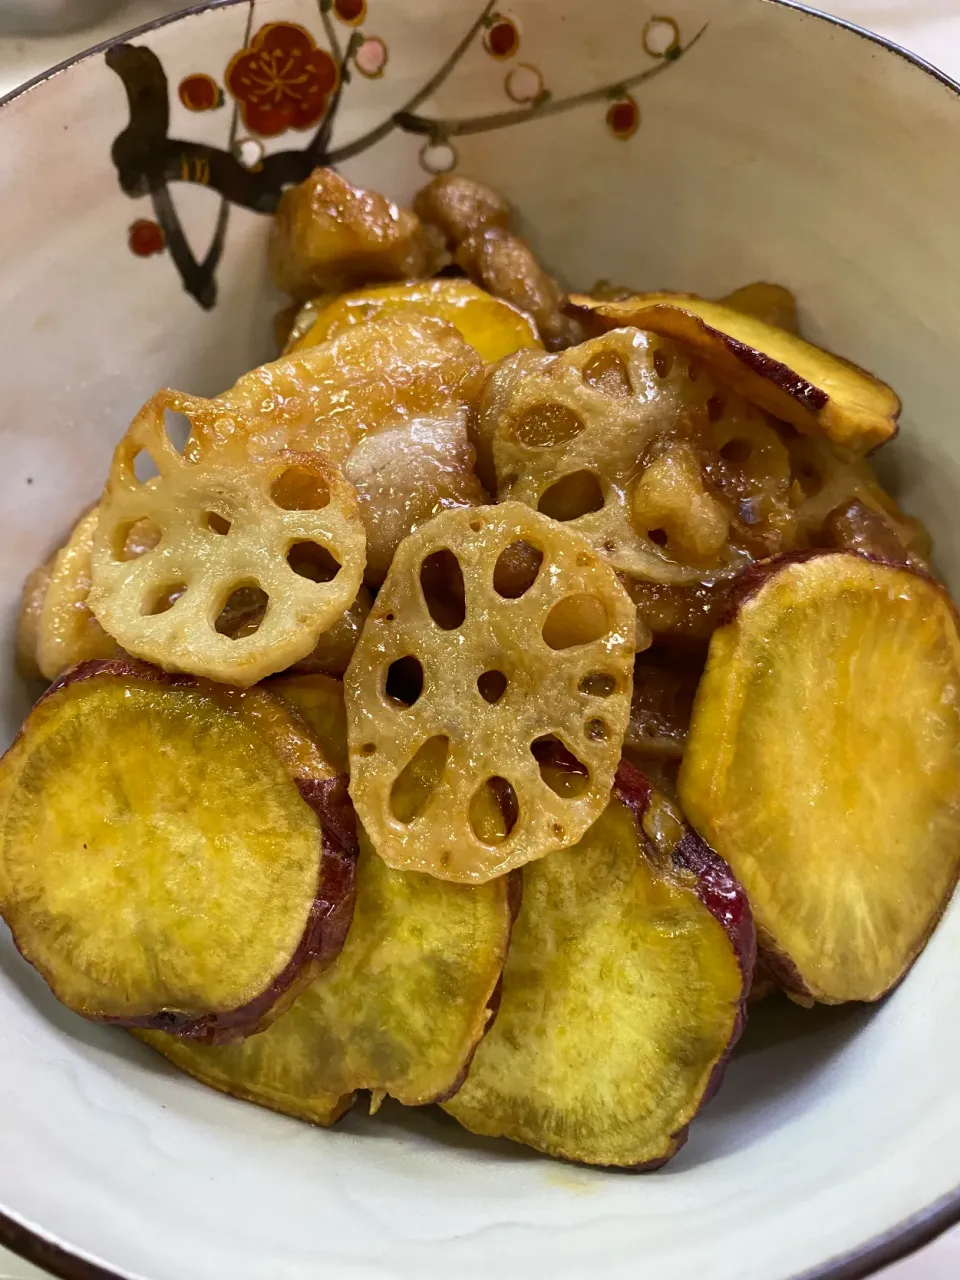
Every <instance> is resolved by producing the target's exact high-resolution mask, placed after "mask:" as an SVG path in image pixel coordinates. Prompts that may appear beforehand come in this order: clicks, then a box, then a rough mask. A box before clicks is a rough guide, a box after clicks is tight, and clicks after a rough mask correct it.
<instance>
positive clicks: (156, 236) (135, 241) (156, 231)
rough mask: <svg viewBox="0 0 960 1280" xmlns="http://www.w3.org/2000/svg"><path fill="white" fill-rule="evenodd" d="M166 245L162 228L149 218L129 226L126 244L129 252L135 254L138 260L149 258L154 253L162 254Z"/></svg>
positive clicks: (140, 219) (138, 220) (139, 219)
mask: <svg viewBox="0 0 960 1280" xmlns="http://www.w3.org/2000/svg"><path fill="white" fill-rule="evenodd" d="M166 243H167V240H166V236H165V235H164V234H163V228H162V227H160V226H158V225H157V223H155V222H153V221H152V220H151V219H150V218H138V219H137V220H136V222H132V223H131V224H130V230H129V231H128V233H127V244H128V246H129V248H130V252H131V253H135V254H136V255H137V257H138V258H150V257H152V256H153V255H154V254H155V253H163V250H164V248H165V246H166Z"/></svg>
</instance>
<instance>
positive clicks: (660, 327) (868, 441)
mask: <svg viewBox="0 0 960 1280" xmlns="http://www.w3.org/2000/svg"><path fill="white" fill-rule="evenodd" d="M570 301H571V304H572V310H573V312H574V314H576V315H579V316H581V317H582V318H584V319H585V320H586V319H587V318H588V317H590V318H593V319H594V320H595V321H596V322H597V323H598V324H599V325H600V326H601V327H602V328H609V329H619V328H621V327H622V326H623V325H635V326H636V327H637V328H638V329H645V330H648V331H649V332H651V333H657V334H660V336H661V337H664V338H672V339H674V341H676V342H680V343H683V344H685V345H686V346H688V347H689V348H691V350H693V351H695V352H696V354H697V355H698V356H699V358H700V359H701V360H702V361H703V363H704V364H705V365H706V366H707V367H708V368H709V369H711V370H712V371H713V372H714V373H715V375H716V376H717V377H718V378H719V379H720V380H721V381H722V382H724V383H726V384H727V385H728V386H730V387H732V388H733V390H735V391H738V392H740V394H741V395H743V396H745V397H746V398H747V399H748V400H751V401H752V402H753V403H754V404H757V405H759V406H760V408H761V409H765V410H766V411H767V412H768V413H771V414H773V416H774V417H776V418H780V419H781V420H782V421H784V422H789V423H790V424H791V426H794V427H796V429H797V430H798V431H800V432H802V433H803V434H804V435H815V436H823V437H825V438H826V439H827V440H830V441H831V443H833V444H835V445H837V446H838V447H839V448H841V449H843V450H844V451H845V452H846V453H849V454H863V453H867V452H869V450H871V449H875V448H876V447H877V446H878V445H881V444H883V443H884V441H885V440H889V439H890V438H891V437H892V436H894V435H896V431H897V419H898V418H899V416H900V401H899V399H898V398H897V396H896V395H895V393H894V392H893V391H892V390H891V389H890V387H888V386H887V385H886V384H885V383H883V382H881V381H880V380H879V379H878V378H875V377H873V376H872V374H869V373H866V372H865V371H864V370H863V369H859V368H858V367H857V366H856V365H854V364H851V363H850V362H849V361H847V360H843V359H841V358H840V357H839V356H835V355H831V354H830V352H828V351H823V350H822V349H821V348H820V347H814V346H812V345H811V344H810V343H809V342H805V341H804V340H803V339H802V338H800V337H798V336H797V335H796V334H795V333H790V332H789V331H788V330H786V329H780V328H777V327H776V326H775V325H771V324H768V323H766V322H765V321H764V320H762V319H759V318H758V317H757V316H755V315H749V314H747V313H745V312H743V311H739V310H735V309H734V307H733V306H730V305H726V306H725V305H724V304H723V303H720V302H708V301H706V299H704V298H697V297H694V296H692V295H689V294H676V293H647V294H638V295H637V296H636V297H635V298H630V299H627V300H626V301H624V302H597V301H596V300H595V299H593V298H588V297H586V296H581V295H578V296H576V297H573V298H571V300H570Z"/></svg>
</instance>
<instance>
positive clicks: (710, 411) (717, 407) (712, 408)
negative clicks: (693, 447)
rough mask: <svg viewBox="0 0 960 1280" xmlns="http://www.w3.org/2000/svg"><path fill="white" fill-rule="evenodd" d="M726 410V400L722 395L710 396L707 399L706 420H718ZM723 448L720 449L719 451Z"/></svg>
mask: <svg viewBox="0 0 960 1280" xmlns="http://www.w3.org/2000/svg"><path fill="white" fill-rule="evenodd" d="M726 411H727V402H726V401H725V400H724V398H723V396H720V395H716V396H711V397H710V399H709V400H708V401H707V420H708V421H709V422H719V421H720V419H721V418H722V417H723V415H724V414H725V413H726ZM722 452H723V450H721V453H722Z"/></svg>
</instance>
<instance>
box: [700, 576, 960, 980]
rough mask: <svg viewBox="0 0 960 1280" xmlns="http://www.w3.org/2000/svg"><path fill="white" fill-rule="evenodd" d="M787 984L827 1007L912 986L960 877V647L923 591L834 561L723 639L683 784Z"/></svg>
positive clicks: (786, 586)
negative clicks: (909, 977) (913, 972)
mask: <svg viewBox="0 0 960 1280" xmlns="http://www.w3.org/2000/svg"><path fill="white" fill-rule="evenodd" d="M679 792H680V798H681V801H682V804H683V807H684V811H685V813H686V814H687V816H688V818H689V819H690V821H691V822H692V823H693V825H694V826H695V827H696V828H697V829H698V830H699V832H700V833H701V835H702V836H703V837H704V838H705V839H706V840H707V841H708V842H709V843H710V844H711V845H712V846H713V847H714V848H715V849H716V850H717V852H718V853H719V854H720V855H721V856H722V857H723V858H725V859H726V860H727V862H728V863H729V864H730V866H731V867H732V869H733V872H734V874H735V875H736V876H737V878H738V879H739V880H740V881H741V883H742V884H743V886H744V888H745V889H746V891H747V894H748V896H749V898H750V902H751V905H752V907H753V910H754V914H755V916H756V920H757V925H758V929H759V930H760V932H761V937H762V938H764V939H765V943H766V947H767V949H768V951H769V953H770V955H771V957H772V959H773V961H774V963H775V964H776V962H777V961H778V960H779V961H783V962H784V963H783V964H782V965H781V966H780V967H779V968H777V976H778V978H780V980H781V981H785V982H786V985H788V986H790V987H791V988H792V989H793V990H794V992H796V993H798V994H801V995H804V994H806V995H809V996H812V997H814V998H815V999H817V1000H820V1001H824V1002H828V1003H838V1002H841V1001H846V1000H875V999H877V998H878V997H879V996H881V995H883V994H884V992H886V991H887V990H889V988H890V987H891V986H892V985H893V984H894V983H895V982H897V981H898V980H899V978H900V977H901V976H902V974H903V973H904V972H905V971H906V969H907V968H908V967H909V965H910V964H911V962H912V961H913V959H914V958H915V956H916V955H917V953H918V952H919V950H920V949H921V947H922V946H923V944H924V942H925V940H926V938H927V936H928V935H929V933H930V931H931V929H932V928H933V926H934V925H935V924H936V921H937V919H938V918H939V915H940V913H941V911H942V910H943V906H944V904H945V902H946V899H947V898H948V896H949V894H950V892H951V890H952V888H953V885H954V883H955V881H956V878H957V873H958V867H960V638H958V633H957V621H956V615H955V612H954V609H953V606H952V605H951V603H950V601H949V600H948V599H947V597H946V595H945V593H944V592H943V591H942V590H941V589H940V588H939V587H938V586H937V585H935V584H934V583H932V582H931V581H929V580H928V579H926V578H923V577H920V576H918V575H915V574H913V573H910V572H908V571H906V570H903V569H900V568H894V567H889V566H884V565H878V564H875V563H872V562H871V561H868V560H866V559H863V558H861V557H859V556H854V555H848V554H843V553H832V554H831V553H826V554H822V555H818V556H815V557H814V558H808V559H805V560H801V561H798V562H792V563H790V562H788V563H787V564H786V565H784V566H783V567H780V568H779V569H775V570H773V571H771V576H769V578H768V579H767V580H766V583H765V585H763V586H761V587H760V589H759V590H757V591H756V593H755V594H754V595H753V596H752V597H750V598H748V599H747V600H746V602H745V603H742V604H741V605H740V607H739V609H738V610H737V612H736V615H735V617H734V620H733V621H732V622H730V623H729V624H728V625H726V626H723V627H721V628H720V629H719V630H718V631H716V632H715V634H714V636H713V638H712V640H711V644H710V653H709V659H708V663H707V670H706V674H705V675H704V677H703V679H702V681H701V683H700V686H699V689H698V693H697V697H696V702H695V706H694V713H693V721H692V725H691V729H690V733H689V736H688V739H687V745H686V750H685V754H684V759H683V764H682V765H681V769H680V776H679Z"/></svg>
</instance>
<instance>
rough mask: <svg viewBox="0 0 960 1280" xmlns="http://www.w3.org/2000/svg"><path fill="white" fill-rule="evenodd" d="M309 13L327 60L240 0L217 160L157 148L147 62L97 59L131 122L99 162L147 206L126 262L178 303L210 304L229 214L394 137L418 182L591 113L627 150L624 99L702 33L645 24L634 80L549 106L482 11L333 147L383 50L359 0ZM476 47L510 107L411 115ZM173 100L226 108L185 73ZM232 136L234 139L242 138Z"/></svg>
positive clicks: (215, 86) (125, 47)
mask: <svg viewBox="0 0 960 1280" xmlns="http://www.w3.org/2000/svg"><path fill="white" fill-rule="evenodd" d="M317 3H318V9H319V19H320V23H321V26H322V30H323V37H324V41H325V45H326V47H323V46H322V45H320V44H319V43H318V42H317V40H316V39H315V38H314V36H313V35H311V33H310V32H309V31H307V30H306V29H305V28H304V27H302V26H300V25H298V24H296V23H293V22H269V23H266V24H264V25H263V26H261V27H259V28H257V29H256V30H254V11H255V7H256V0H247V4H248V9H247V24H246V33H245V36H244V41H243V47H242V48H241V49H239V50H238V51H237V52H236V53H235V54H234V55H233V57H232V58H231V59H230V61H229V62H228V64H227V66H226V68H225V69H224V71H223V74H222V77H221V79H222V81H223V86H224V87H225V89H226V92H227V94H229V96H230V98H231V99H232V101H233V114H232V119H231V123H230V130H229V138H228V141H227V145H226V147H217V146H213V145H211V144H210V143H207V142H197V141H189V140H185V139H178V138H171V137H170V88H169V84H168V81H167V75H166V72H165V71H164V68H163V65H162V64H161V62H160V59H159V58H158V56H157V55H156V53H154V51H153V50H152V49H150V48H148V47H147V46H146V45H137V44H127V43H119V44H115V45H113V46H111V47H110V48H109V49H108V50H107V52H106V62H107V66H108V67H109V68H110V69H111V70H112V71H114V72H115V73H116V74H117V75H118V76H119V77H120V79H121V80H122V82H123V85H124V88H125V89H126V94H127V102H128V107H129V114H130V119H129V123H128V124H127V126H126V127H125V128H124V129H123V130H122V131H121V132H120V134H118V136H117V137H116V139H115V140H114V143H113V147H112V152H111V154H112V158H113V163H114V166H115V168H116V171H117V177H118V179H119V182H120V187H121V189H122V190H123V191H124V192H125V194H126V195H128V196H130V197H131V198H142V197H144V196H149V197H150V199H151V201H152V204H153V211H154V217H155V222H154V223H151V224H150V225H151V226H152V227H155V228H156V230H155V232H154V231H151V234H150V236H149V237H147V236H146V234H145V233H144V232H143V230H142V228H143V226H144V225H146V221H147V220H144V219H140V220H138V223H137V224H136V225H137V226H139V227H140V228H141V230H140V232H139V233H138V236H137V237H136V242H137V244H138V245H142V248H141V249H140V250H139V251H140V252H143V253H145V254H146V253H149V254H153V253H156V252H166V253H168V254H169V256H170V258H171V259H172V261H173V264H174V266H175V267H176V269H177V271H178V272H179V274H180V278H181V280H182V282H183V286H184V288H185V290H186V291H187V293H189V294H190V296H191V297H193V298H194V299H195V300H196V301H197V302H198V303H199V304H200V306H202V307H205V308H209V307H212V306H214V304H215V303H216V298H217V284H216V274H217V268H218V266H219V264H220V260H221V257H222V255H223V249H224V244H225V241H226V232H227V226H228V223H229V214H230V208H231V206H233V205H238V206H240V207H241V208H244V209H249V210H252V211H254V212H255V213H261V214H271V213H272V212H273V210H274V209H275V208H276V205H277V201H278V200H279V199H280V195H281V193H282V192H283V190H284V188H286V187H288V186H291V185H294V184H296V183H299V182H302V181H303V180H304V179H305V178H307V177H308V176H309V175H310V173H311V172H312V171H313V170H314V169H315V168H317V167H319V166H322V165H331V166H336V165H338V164H342V163H343V162H344V161H346V160H349V159H351V158H352V157H353V156H357V155H360V154H361V153H362V152H364V151H366V150H367V149H368V148H370V147H372V146H374V145H375V144H376V143H378V142H381V141H382V140H383V139H384V138H386V137H388V136H389V135H390V134H391V133H393V132H397V131H398V132H402V133H407V134H412V135H419V136H420V137H422V138H423V145H422V147H421V148H420V152H419V156H420V163H421V165H422V166H423V168H424V169H426V170H427V171H428V172H430V173H438V172H446V171H448V170H450V169H452V168H454V167H455V166H456V164H457V162H458V159H459V157H458V154H457V143H456V139H457V138H461V137H465V136H468V135H470V134H477V133H487V132H490V131H492V130H499V129H506V128H511V127H512V126H514V125H519V124H524V123H525V122H527V121H529V120H533V119H539V118H542V117H544V116H550V115H556V114H558V113H561V112H566V111H573V110H578V109H581V108H588V107H590V106H596V107H599V108H600V113H601V114H600V119H601V121H603V122H604V123H605V126H606V128H607V129H608V130H609V132H610V133H611V134H612V135H613V136H614V137H616V138H619V139H621V140H624V141H626V140H627V139H629V138H631V137H632V136H633V135H634V134H635V133H636V132H637V130H638V128H639V127H640V126H641V112H640V107H639V105H638V103H637V100H636V97H635V96H634V95H635V91H636V89H638V88H639V86H640V85H642V84H645V83H646V82H647V81H649V80H652V79H654V78H655V77H656V76H659V75H661V74H663V72H665V71H666V70H668V69H669V67H671V66H672V65H674V64H675V63H676V62H678V61H679V60H680V59H681V58H683V57H684V56H685V54H686V53H688V52H689V50H690V49H691V48H692V47H693V46H694V45H695V44H696V43H697V41H698V40H699V39H700V37H701V36H702V35H703V32H704V31H705V30H706V28H705V27H703V28H701V29H700V30H699V31H697V32H696V33H695V34H694V35H692V36H691V37H690V38H689V39H688V40H687V41H686V42H685V43H684V41H683V39H682V38H681V33H680V28H679V26H678V24H677V22H676V21H675V20H674V19H673V18H670V17H664V16H660V15H655V16H653V17H651V18H650V19H649V21H648V22H647V23H646V26H645V29H644V33H643V41H642V43H643V51H644V54H645V56H646V58H647V63H646V65H645V66H644V67H642V68H641V69H640V70H638V71H637V72H636V73H635V74H633V75H630V76H627V77H626V78H624V79H622V80H618V81H615V82H612V83H609V84H603V85H598V86H597V87H596V88H593V89H589V90H587V91H585V92H581V93H576V94H570V95H568V96H557V95H555V94H554V93H553V92H552V90H551V89H550V88H549V87H548V86H547V85H546V84H545V83H544V78H543V75H542V74H541V72H540V70H539V69H538V68H537V67H536V66H534V65H533V64H532V63H530V62H526V61H521V60H520V59H519V57H518V54H519V53H520V51H521V49H522V46H523V32H522V28H521V25H520V23H519V21H518V20H517V19H516V18H515V17H514V16H512V15H511V14H510V13H507V12H503V11H501V10H500V9H498V8H497V5H496V0H487V3H485V4H484V5H483V8H482V9H481V10H480V12H479V14H478V15H477V17H476V18H475V19H474V21H473V22H472V23H471V24H470V26H469V27H468V28H467V30H466V31H465V32H464V34H463V36H462V38H461V39H460V41H459V42H458V43H457V45H456V46H455V47H454V48H453V49H452V50H451V51H450V53H449V55H448V56H447V57H446V59H445V60H444V61H443V63H442V64H441V65H440V66H439V67H438V68H437V70H436V71H435V72H434V73H433V75H431V76H430V77H429V78H428V79H427V80H426V81H425V82H424V83H423V84H422V85H421V86H420V88H419V89H417V91H416V92H415V93H414V94H413V95H412V96H411V97H410V98H409V100H408V101H407V102H405V103H404V104H403V106H401V108H400V109H399V110H397V111H394V112H393V113H392V114H390V115H389V116H388V117H387V118H386V119H384V120H382V121H380V123H378V124H376V125H374V127H373V128H371V129H368V130H367V131H366V132H364V133H362V134H360V135H359V136H358V137H355V138H353V139H350V140H348V141H345V142H338V144H337V145H334V144H333V141H332V135H333V127H334V123H335V121H336V119H337V114H338V111H339V108H340V105H341V103H342V101H343V95H344V92H345V90H346V89H347V88H348V87H349V85H350V83H351V81H352V79H353V77H354V75H357V74H358V75H360V76H362V77H364V78H368V79H369V78H374V79H376V78H379V77H381V76H383V75H384V74H388V71H387V65H388V60H389V50H388V48H387V45H386V43H385V41H384V40H382V39H381V38H380V37H379V36H377V35H376V34H375V33H374V32H373V31H368V30H366V29H365V28H366V23H367V20H368V16H369V15H368V0H317ZM477 40H479V41H480V43H481V47H482V48H483V50H484V51H485V52H486V53H487V54H488V56H489V57H490V58H491V60H492V61H493V62H494V63H498V64H500V65H501V66H502V67H504V68H505V70H504V71H503V72H501V73H500V74H501V75H502V76H503V81H502V83H503V91H504V94H505V96H506V98H507V99H508V101H509V103H510V106H509V107H508V108H507V109H505V110H503V111H494V112H492V113H488V114H484V115H477V116H466V117H451V118H441V117H435V116H431V115H427V114H424V113H423V112H422V111H421V107H422V106H423V104H424V103H426V102H427V101H428V100H429V99H430V98H431V97H433V95H434V94H435V93H436V92H437V90H438V89H439V88H440V87H441V85H443V84H444V83H445V82H446V81H447V80H448V78H449V77H450V76H451V75H452V73H453V72H454V71H455V70H456V68H457V66H458V65H459V63H460V60H461V59H462V58H463V56H464V54H465V53H466V52H467V51H468V50H469V49H470V48H471V47H472V46H473V45H474V43H475V42H476V41H477ZM178 96H179V99H180V101H181V102H182V103H183V105H184V106H186V107H188V108H189V109H190V110H191V111H209V110H212V109H214V108H215V107H217V106H220V105H221V103H222V102H223V101H224V100H225V95H224V92H223V89H221V85H220V82H219V81H218V80H217V79H216V78H215V77H214V76H213V75H212V74H207V73H193V74H191V75H190V76H188V77H186V78H185V79H184V80H182V81H181V82H180V84H179V87H178ZM241 126H242V128H243V129H244V130H245V131H246V135H243V134H241ZM290 131H300V132H309V133H310V136H309V137H308V138H307V139H306V141H305V142H304V143H303V144H302V145H300V146H298V147H290V148H284V149H281V150H275V151H269V152H268V151H267V150H266V149H265V148H264V146H263V144H262V143H261V142H260V141H259V139H260V138H268V139H269V138H279V137H281V136H282V135H284V134H286V133H288V132H290ZM250 135H254V136H250ZM184 182H186V183H194V184H199V185H201V186H206V187H209V188H210V189H211V190H213V191H216V192H217V193H218V194H219V195H220V198H221V199H220V208H219V213H218V217H217V220H216V225H215V228H214V232H213V234H212V237H211V240H210V244H209V247H208V248H207V251H206V253H205V254H204V255H203V256H202V257H197V256H196V255H195V254H194V252H193V250H192V249H191V247H190V245H189V243H188V241H187V237H186V235H185V233H184V230H183V226H182V224H181V222H180V218H179V215H178V213H177V209H176V206H175V204H174V201H173V197H172V195H171V191H170V188H171V186H172V185H173V184H176V183H184ZM133 239H134V238H133V237H132V238H131V244H132V243H133ZM148 241H149V243H148Z"/></svg>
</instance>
